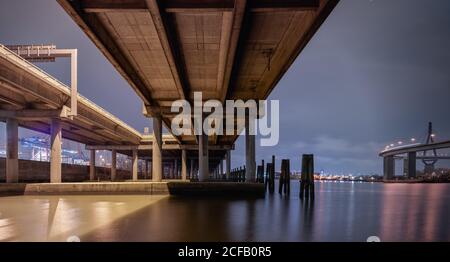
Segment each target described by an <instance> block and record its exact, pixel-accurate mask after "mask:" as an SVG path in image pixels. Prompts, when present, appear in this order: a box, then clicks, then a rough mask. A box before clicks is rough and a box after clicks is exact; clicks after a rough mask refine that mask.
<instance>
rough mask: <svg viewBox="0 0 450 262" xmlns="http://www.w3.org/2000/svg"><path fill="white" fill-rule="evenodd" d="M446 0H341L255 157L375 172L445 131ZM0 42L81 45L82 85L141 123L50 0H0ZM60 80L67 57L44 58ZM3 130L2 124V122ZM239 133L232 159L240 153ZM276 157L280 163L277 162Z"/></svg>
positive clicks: (281, 89) (280, 89)
mask: <svg viewBox="0 0 450 262" xmlns="http://www.w3.org/2000/svg"><path fill="white" fill-rule="evenodd" d="M448 14H450V1H448V0H433V1H426V0H341V2H340V3H339V5H338V6H337V7H336V9H335V10H334V11H333V13H332V14H331V16H330V17H329V18H328V20H327V21H326V22H325V24H324V25H323V26H322V27H321V29H320V30H319V32H318V33H317V34H316V35H315V37H314V38H313V40H312V41H311V42H310V43H309V45H308V46H307V47H306V49H305V50H304V51H303V53H302V54H301V55H300V56H299V57H298V59H297V60H296V61H295V63H294V64H293V65H292V67H291V68H290V70H289V71H288V73H287V74H286V75H285V76H284V77H283V79H282V80H281V81H280V83H279V84H278V86H277V87H276V88H275V90H274V92H273V93H272V94H271V96H270V99H277V100H279V101H280V109H281V110H280V111H281V112H280V126H281V130H280V132H281V133H280V143H279V145H278V146H276V147H270V148H260V147H258V148H257V160H258V161H260V160H261V159H263V158H264V159H266V160H269V158H270V156H271V155H272V154H275V155H276V156H277V158H279V159H281V158H290V159H291V166H292V168H293V169H298V168H299V167H300V156H301V154H304V153H314V154H315V155H316V170H324V171H325V172H345V173H347V172H353V173H358V172H361V173H371V172H376V173H381V159H379V158H378V157H377V152H378V151H379V150H380V149H382V148H383V147H384V146H385V145H386V144H388V143H391V142H396V141H399V140H405V141H406V140H409V139H410V138H411V137H416V138H418V139H420V138H423V137H424V136H425V133H426V129H427V122H428V121H433V123H434V126H435V128H436V130H437V134H438V139H439V138H440V139H444V138H447V139H448V138H450V121H449V119H450V116H449V113H450V48H449V47H450V16H449V15H448ZM0 43H2V44H41V43H53V44H56V45H57V46H58V47H63V48H78V49H79V63H80V65H81V66H80V69H79V78H80V79H79V91H80V92H81V94H83V95H84V96H86V97H88V98H89V99H91V100H93V101H95V102H96V103H97V104H99V105H100V106H102V107H104V108H105V109H107V110H109V111H110V112H112V113H113V114H115V115H116V116H118V117H120V118H121V119H123V120H124V121H125V122H127V123H129V124H130V125H131V126H133V127H134V128H136V129H138V130H140V131H142V130H143V128H144V127H146V126H150V121H149V120H148V119H146V118H144V117H143V116H142V115H141V102H140V100H139V99H138V97H137V96H136V95H135V93H134V92H133V91H132V90H131V88H129V87H128V84H127V83H126V82H125V81H124V80H123V79H122V78H121V77H120V76H119V74H118V73H117V72H116V71H115V70H114V68H113V67H112V66H111V65H110V64H109V62H108V61H107V60H106V59H105V58H104V57H103V56H102V55H101V53H100V52H99V51H98V50H97V48H96V47H95V46H94V45H93V44H92V43H91V42H90V40H89V39H88V38H87V37H86V36H85V35H84V33H83V32H81V30H80V29H79V28H78V26H76V25H75V23H74V22H73V21H72V20H71V19H70V18H69V17H68V15H66V13H65V12H64V11H63V10H62V9H61V8H60V7H59V5H58V4H57V3H56V2H55V1H53V0H40V1H35V0H2V1H1V2H0ZM41 66H42V67H43V68H44V69H45V70H47V71H48V72H50V73H51V74H53V75H55V76H56V77H58V78H59V79H61V80H62V81H65V82H67V81H68V79H69V62H68V61H67V60H59V61H58V62H56V63H53V64H45V65H41ZM0 132H2V134H0V137H2V139H4V127H2V128H0ZM243 156H244V139H243V138H240V139H239V140H238V142H237V145H236V150H235V151H234V152H233V155H232V160H233V166H237V165H241V164H243V163H244V162H245V160H244V158H243ZM278 167H279V164H278Z"/></svg>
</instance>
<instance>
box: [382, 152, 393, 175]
mask: <svg viewBox="0 0 450 262" xmlns="http://www.w3.org/2000/svg"><path fill="white" fill-rule="evenodd" d="M383 169H384V179H385V180H390V179H393V178H394V175H395V160H394V156H387V157H384V159H383Z"/></svg>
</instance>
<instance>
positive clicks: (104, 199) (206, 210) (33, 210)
mask: <svg viewBox="0 0 450 262" xmlns="http://www.w3.org/2000/svg"><path fill="white" fill-rule="evenodd" d="M298 189H299V188H298V183H297V182H296V181H292V185H291V195H289V196H284V195H279V194H278V193H275V194H268V195H267V196H266V198H265V199H230V198H181V197H153V196H64V197H58V196H49V197H44V196H40V197H31V196H17V197H2V198H0V214H1V215H0V240H1V241H17V240H19V241H24V240H26V241H65V240H66V239H67V238H68V237H69V236H72V235H76V236H78V237H80V239H81V241H365V240H366V239H367V237H368V236H373V235H376V236H379V237H380V238H381V240H382V241H450V226H449V225H448V223H447V222H448V221H450V211H449V210H450V185H448V184H415V185H402V184H376V183H373V184H372V183H317V184H316V197H315V199H314V200H313V199H306V198H305V199H303V200H300V199H299V197H298V193H299V192H298Z"/></svg>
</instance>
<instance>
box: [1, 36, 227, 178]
mask: <svg viewBox="0 0 450 262" xmlns="http://www.w3.org/2000/svg"><path fill="white" fill-rule="evenodd" d="M70 96H71V92H70V88H69V87H68V86H66V85H65V84H63V83H61V82H60V81H58V80H57V79H55V78H54V77H52V76H51V75H49V74H47V73H46V72H44V71H43V70H41V69H39V68H38V67H37V66H35V65H33V64H32V63H30V62H28V61H27V60H25V59H24V58H22V57H20V56H18V55H17V54H16V53H15V52H12V51H11V50H8V49H7V48H6V47H5V46H3V45H0V121H2V122H6V123H7V125H6V126H7V132H6V133H7V161H6V165H7V168H6V170H7V171H6V177H7V182H17V181H18V164H17V163H18V127H19V126H21V127H24V128H27V129H30V130H34V131H38V132H42V133H45V134H51V150H52V151H51V152H52V154H51V167H52V168H53V169H52V170H51V174H52V175H51V181H52V182H61V169H60V166H61V143H62V141H61V138H66V139H69V140H72V141H76V142H79V143H82V144H85V145H86V148H87V149H89V150H91V176H90V177H91V180H93V179H94V176H95V174H94V170H95V161H92V159H95V151H96V150H111V151H112V153H113V162H115V159H116V154H117V153H121V154H125V155H129V156H132V157H133V158H132V159H133V170H132V171H133V172H132V173H133V178H135V179H137V165H136V163H137V159H138V158H140V159H145V160H149V161H152V160H153V159H152V158H151V156H152V154H151V151H152V143H153V135H152V134H141V133H140V132H138V131H137V130H135V129H134V128H132V127H130V126H129V125H127V124H126V123H125V122H123V121H122V120H120V119H118V118H117V117H115V116H113V115H112V114H111V113H109V112H107V111H106V110H105V109H103V108H101V107H100V106H98V105H96V104H94V103H93V102H92V101H90V100H89V99H87V98H85V97H84V96H82V95H80V94H78V95H77V104H78V112H77V115H76V116H70ZM161 137H162V149H163V150H164V154H163V155H162V157H163V158H164V159H165V160H166V161H167V160H171V161H172V163H173V161H175V160H176V161H178V160H179V159H180V157H181V155H182V154H183V153H182V152H183V151H186V152H185V154H186V160H188V159H196V157H197V155H196V154H195V152H196V150H198V147H197V146H196V145H181V144H180V143H179V142H178V141H177V140H176V139H175V138H174V137H173V136H172V135H170V134H164V135H162V136H161ZM230 149H232V147H213V148H211V150H212V158H211V163H212V164H217V163H218V162H219V160H220V159H223V154H224V152H226V150H230ZM191 166H193V164H192V163H191ZM112 167H113V168H112V169H113V170H114V171H112V172H111V173H112V179H113V180H114V176H115V164H114V163H113V164H112ZM193 168H194V166H193ZM184 175H186V174H184Z"/></svg>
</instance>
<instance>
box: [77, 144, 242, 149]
mask: <svg viewBox="0 0 450 262" xmlns="http://www.w3.org/2000/svg"><path fill="white" fill-rule="evenodd" d="M85 148H86V150H92V149H95V150H113V149H115V150H119V151H125V150H134V149H137V150H153V143H152V144H151V145H86V147H85ZM198 148H199V146H198V145H178V144H162V150H189V151H197V150H198ZM208 149H209V150H211V151H221V150H234V145H210V146H209V147H208Z"/></svg>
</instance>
